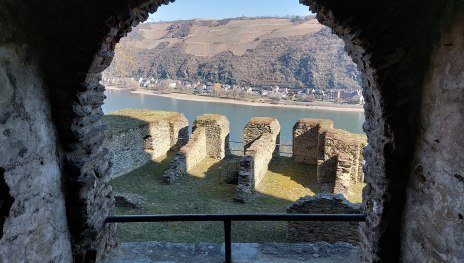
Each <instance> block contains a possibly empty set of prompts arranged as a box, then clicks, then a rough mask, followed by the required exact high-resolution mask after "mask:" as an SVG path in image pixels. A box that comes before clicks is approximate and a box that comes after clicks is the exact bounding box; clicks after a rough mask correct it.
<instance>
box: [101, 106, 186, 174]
mask: <svg viewBox="0 0 464 263" xmlns="http://www.w3.org/2000/svg"><path fill="white" fill-rule="evenodd" d="M103 120H104V122H105V123H106V124H107V129H106V132H105V137H104V140H103V147H104V148H107V149H108V150H109V153H110V156H111V162H112V164H113V166H112V168H111V176H112V177H113V178H114V177H117V176H120V175H123V174H126V173H128V172H130V171H132V170H134V169H136V168H138V167H140V166H142V165H144V164H145V163H147V162H148V161H150V160H153V159H157V158H160V157H162V156H164V155H166V154H167V153H168V151H170V150H178V149H179V148H180V147H181V146H183V145H185V144H186V142H187V138H188V121H187V119H186V118H185V117H184V115H183V114H181V113H177V112H165V111H152V110H132V109H131V110H121V111H117V112H112V113H110V114H108V115H105V116H104V117H103Z"/></svg>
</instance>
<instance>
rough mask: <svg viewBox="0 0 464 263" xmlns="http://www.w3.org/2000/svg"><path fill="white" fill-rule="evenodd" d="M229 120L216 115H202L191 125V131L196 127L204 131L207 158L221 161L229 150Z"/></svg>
mask: <svg viewBox="0 0 464 263" xmlns="http://www.w3.org/2000/svg"><path fill="white" fill-rule="evenodd" d="M229 126H230V125H229V120H228V119H227V117H226V116H223V115H218V114H203V115H201V116H198V117H197V118H196V119H195V122H194V123H193V128H192V130H195V129H196V128H197V127H204V128H205V129H206V141H207V142H208V143H207V144H206V153H207V155H208V157H210V158H214V159H223V158H224V157H225V156H226V153H227V151H228V150H229V133H230V131H229V129H230V128H229Z"/></svg>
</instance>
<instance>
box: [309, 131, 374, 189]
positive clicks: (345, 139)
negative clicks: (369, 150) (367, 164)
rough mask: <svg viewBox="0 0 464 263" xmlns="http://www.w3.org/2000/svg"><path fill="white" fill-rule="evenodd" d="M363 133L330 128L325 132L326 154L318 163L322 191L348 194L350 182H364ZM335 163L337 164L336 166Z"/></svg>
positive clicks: (364, 141) (318, 176)
mask: <svg viewBox="0 0 464 263" xmlns="http://www.w3.org/2000/svg"><path fill="white" fill-rule="evenodd" d="M366 144H367V143H366V138H365V136H362V135H356V134H351V133H349V132H346V131H344V130H339V129H330V130H328V131H326V132H325V134H324V155H323V158H322V159H321V160H320V161H319V163H318V169H317V178H318V181H319V184H320V185H321V191H322V192H328V193H336V194H347V193H348V191H349V186H350V183H351V182H353V183H358V182H362V174H361V177H359V176H360V172H359V170H361V171H362V165H363V161H362V154H361V152H362V149H363V147H364V146H365V145H366ZM334 163H335V166H334Z"/></svg>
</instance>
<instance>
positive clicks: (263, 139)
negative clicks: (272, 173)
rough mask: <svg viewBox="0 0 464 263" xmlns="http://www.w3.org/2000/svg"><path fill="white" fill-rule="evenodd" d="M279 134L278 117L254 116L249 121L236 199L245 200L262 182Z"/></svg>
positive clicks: (246, 128)
mask: <svg viewBox="0 0 464 263" xmlns="http://www.w3.org/2000/svg"><path fill="white" fill-rule="evenodd" d="M279 134H280V124H279V122H278V121H277V119H276V118H252V119H251V120H250V121H249V122H248V124H247V125H246V127H245V129H244V138H245V141H244V145H245V146H244V147H245V154H244V156H243V158H242V159H241V161H240V170H239V175H238V185H237V189H236V192H235V197H234V201H236V202H245V201H246V200H247V199H248V198H249V197H250V196H251V194H252V193H253V192H254V190H255V189H256V187H257V186H258V184H259V183H260V182H261V180H262V179H263V177H264V175H265V174H266V172H267V170H268V166H269V163H270V161H271V159H272V157H273V156H274V154H275V150H276V148H277V147H276V144H277V142H278V140H279Z"/></svg>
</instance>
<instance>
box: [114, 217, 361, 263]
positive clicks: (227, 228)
mask: <svg viewBox="0 0 464 263" xmlns="http://www.w3.org/2000/svg"><path fill="white" fill-rule="evenodd" d="M179 221H181V222H192V221H196V222H198V221H222V222H224V246H225V247H224V248H225V262H226V263H231V262H232V235H231V231H232V229H231V228H232V221H345V222H364V221H366V215H363V214H211V215H210V214H178V215H120V216H109V217H107V218H106V219H105V223H149V222H179Z"/></svg>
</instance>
